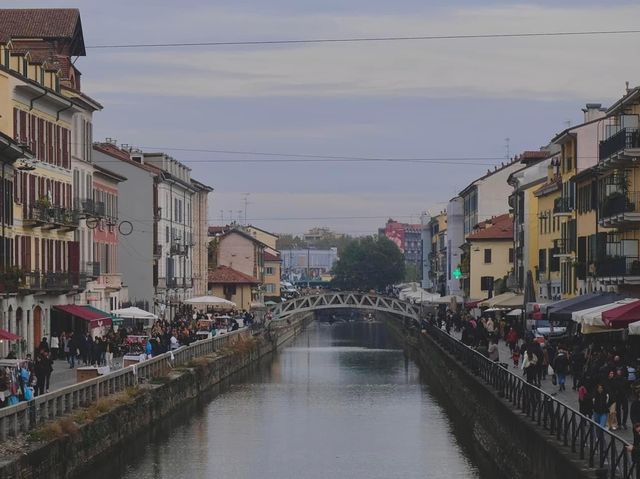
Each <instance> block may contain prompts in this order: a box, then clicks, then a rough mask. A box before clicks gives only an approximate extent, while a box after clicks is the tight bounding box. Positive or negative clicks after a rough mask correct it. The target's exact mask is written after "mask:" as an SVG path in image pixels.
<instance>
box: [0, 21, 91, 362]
mask: <svg viewBox="0 0 640 479" xmlns="http://www.w3.org/2000/svg"><path fill="white" fill-rule="evenodd" d="M15 15H18V16H19V18H18V19H17V20H16V17H15ZM26 17H28V18H26ZM38 31H41V32H45V31H46V35H47V38H46V39H45V38H40V37H38V35H37V33H36V34H34V32H38ZM84 54H85V51H84V43H83V38H82V28H81V26H80V15H79V12H78V11H77V10H72V9H66V10H65V9H41V10H26V11H16V10H4V9H3V10H0V111H1V112H2V115H0V116H1V119H0V133H2V134H4V135H5V136H7V137H10V138H13V139H15V140H16V141H18V142H19V143H20V144H21V145H22V146H23V147H24V148H25V149H26V150H27V151H28V152H29V153H31V154H32V155H33V161H30V162H28V163H24V162H22V163H19V164H17V165H16V171H15V176H14V192H15V195H14V198H13V201H14V206H13V212H12V213H13V218H14V225H13V235H14V237H13V250H12V252H13V258H12V261H13V265H14V266H15V267H16V268H18V269H19V270H20V282H19V287H18V294H17V295H16V296H15V297H14V298H12V299H11V301H5V302H4V304H3V306H2V307H3V310H2V311H0V317H1V318H2V323H3V324H4V325H5V327H6V329H8V330H10V331H12V332H15V333H17V334H19V335H20V336H22V338H23V339H24V342H23V344H22V348H21V351H20V352H22V353H24V352H26V351H32V350H33V348H34V347H35V346H36V345H37V344H38V343H39V342H40V339H41V338H42V337H43V336H48V335H49V334H50V319H51V318H50V313H51V310H52V308H53V307H54V306H55V305H59V304H66V303H67V302H68V301H69V295H70V294H75V293H76V292H77V291H79V290H81V289H82V288H83V286H84V285H83V282H82V281H83V278H82V277H81V275H80V264H79V251H78V242H77V241H75V240H74V232H75V231H76V230H77V229H78V224H79V218H78V215H77V213H76V211H75V210H74V206H73V192H72V175H71V149H72V136H71V133H72V118H73V116H74V114H76V113H79V112H81V111H83V105H81V104H80V102H77V101H76V100H74V99H72V98H67V97H66V95H65V93H64V92H63V90H64V89H68V88H73V89H76V90H78V91H79V89H80V88H79V77H80V74H79V72H77V70H76V69H75V67H74V66H73V64H72V62H71V57H72V56H81V55H84Z"/></svg>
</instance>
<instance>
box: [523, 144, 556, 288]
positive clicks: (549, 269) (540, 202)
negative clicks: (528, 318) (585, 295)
mask: <svg viewBox="0 0 640 479" xmlns="http://www.w3.org/2000/svg"><path fill="white" fill-rule="evenodd" d="M561 193H562V178H561V176H560V154H556V155H554V156H553V157H552V158H551V161H550V162H549V164H548V166H547V179H546V181H545V183H544V184H543V185H542V186H540V187H538V188H537V189H535V190H534V191H533V196H535V198H536V199H537V202H536V203H535V206H536V208H537V209H536V210H535V212H534V214H535V218H536V220H537V221H536V222H537V225H536V226H537V232H536V233H537V239H538V241H537V252H535V253H533V254H532V255H531V262H532V263H533V264H532V265H529V266H533V271H534V281H535V291H536V295H537V296H539V298H540V299H553V298H559V297H560V293H561V291H560V289H561V287H560V257H559V254H560V249H559V247H560V239H561V231H560V223H561V222H560V217H559V216H558V215H557V214H556V215H554V206H557V204H558V200H559V199H560V198H561ZM536 255H537V258H536Z"/></svg>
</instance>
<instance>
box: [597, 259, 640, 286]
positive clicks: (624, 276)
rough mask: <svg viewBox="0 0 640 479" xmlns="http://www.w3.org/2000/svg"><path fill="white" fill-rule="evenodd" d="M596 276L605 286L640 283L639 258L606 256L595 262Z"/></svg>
mask: <svg viewBox="0 0 640 479" xmlns="http://www.w3.org/2000/svg"><path fill="white" fill-rule="evenodd" d="M595 269H596V276H597V277H598V278H599V279H600V281H602V282H603V283H605V284H619V283H631V284H638V283H640V258H638V256H605V257H604V258H602V259H599V260H598V261H596V262H595Z"/></svg>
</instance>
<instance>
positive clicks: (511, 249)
mask: <svg viewBox="0 0 640 479" xmlns="http://www.w3.org/2000/svg"><path fill="white" fill-rule="evenodd" d="M509 263H513V248H509Z"/></svg>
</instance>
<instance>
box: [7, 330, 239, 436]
mask: <svg viewBox="0 0 640 479" xmlns="http://www.w3.org/2000/svg"><path fill="white" fill-rule="evenodd" d="M250 334H251V332H250V331H249V330H248V329H246V328H244V329H240V330H238V331H233V332H230V333H226V334H224V335H220V336H216V337H214V338H210V339H203V340H200V341H196V342H194V343H192V344H190V345H189V346H182V347H180V348H178V349H176V350H174V351H172V352H167V353H163V354H160V355H158V356H155V357H153V358H151V359H148V360H146V361H142V362H140V363H139V364H135V365H133V366H128V367H126V368H122V369H119V370H117V371H112V372H110V373H108V374H105V375H103V376H98V377H97V378H93V379H89V380H87V381H83V382H80V383H77V384H73V385H71V386H67V387H65V388H62V389H58V390H56V391H52V392H50V393H46V394H42V395H40V396H37V397H35V398H34V399H32V400H31V401H26V402H21V403H18V404H16V405H14V406H8V407H5V408H2V409H0V441H4V440H5V439H7V438H8V437H13V436H17V435H18V434H20V433H24V432H29V431H31V430H33V429H35V428H36V427H37V426H39V425H41V424H43V423H44V422H46V421H48V420H51V419H56V418H58V417H61V416H64V415H67V414H70V413H72V412H73V411H76V410H78V409H80V408H83V407H87V406H89V405H90V404H91V403H94V402H96V401H98V400H99V399H101V398H105V397H108V396H112V395H114V394H117V393H119V392H122V391H124V390H125V389H127V388H128V387H130V386H134V385H137V384H139V383H140V382H144V381H149V380H151V379H153V378H157V377H160V376H164V375H166V374H167V373H168V372H169V370H170V369H172V368H175V367H178V366H184V365H186V364H188V363H189V362H190V361H192V360H193V359H195V358H198V357H202V356H207V355H209V354H212V353H213V352H215V351H217V350H219V349H220V348H222V347H224V346H225V345H227V344H229V343H230V342H232V341H233V340H235V339H237V338H241V337H246V336H248V335H250Z"/></svg>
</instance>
